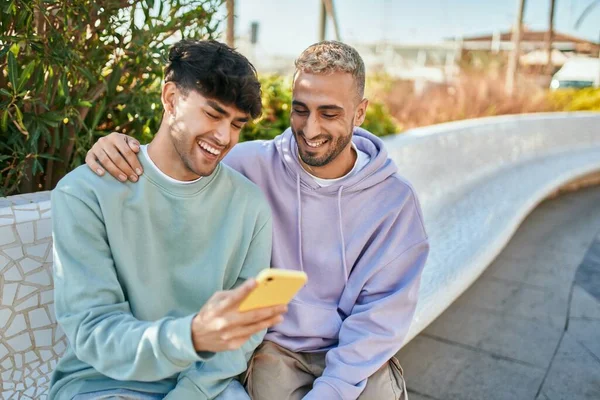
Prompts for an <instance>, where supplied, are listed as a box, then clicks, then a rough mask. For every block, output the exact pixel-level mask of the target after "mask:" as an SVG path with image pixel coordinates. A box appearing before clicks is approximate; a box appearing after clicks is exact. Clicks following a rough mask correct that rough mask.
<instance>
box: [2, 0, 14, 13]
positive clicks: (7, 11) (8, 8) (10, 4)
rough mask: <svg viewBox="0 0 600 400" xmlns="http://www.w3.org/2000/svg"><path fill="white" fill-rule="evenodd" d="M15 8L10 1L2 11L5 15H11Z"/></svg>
mask: <svg viewBox="0 0 600 400" xmlns="http://www.w3.org/2000/svg"><path fill="white" fill-rule="evenodd" d="M12 6H13V2H12V1H9V2H7V3H6V4H5V5H4V8H3V9H2V11H3V12H4V14H10V10H11V9H12Z"/></svg>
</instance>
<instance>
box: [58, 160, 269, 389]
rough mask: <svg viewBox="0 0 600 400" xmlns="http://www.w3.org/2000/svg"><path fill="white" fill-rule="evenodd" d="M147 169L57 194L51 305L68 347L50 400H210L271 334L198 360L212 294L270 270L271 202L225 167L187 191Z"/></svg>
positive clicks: (67, 184)
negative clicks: (127, 395)
mask: <svg viewBox="0 0 600 400" xmlns="http://www.w3.org/2000/svg"><path fill="white" fill-rule="evenodd" d="M140 161H141V163H142V165H143V167H144V170H145V174H144V175H143V176H141V177H140V181H139V182H138V183H136V184H123V183H121V182H118V181H117V180H115V179H113V178H111V177H109V176H105V177H98V176H96V175H95V174H94V173H93V172H92V171H90V170H89V168H87V167H85V166H84V167H80V168H78V169H76V170H75V171H73V172H71V173H70V174H68V175H67V176H66V177H65V178H64V179H63V180H61V181H60V183H59V185H58V187H57V188H56V189H55V190H54V191H53V192H52V214H53V215H52V221H53V231H54V284H55V307H56V316H57V320H58V322H59V324H60V326H61V327H62V329H63V330H64V331H65V333H66V335H67V337H68V339H69V346H68V349H67V351H66V354H65V355H64V356H63V357H62V359H61V360H60V362H59V363H58V366H57V367H56V370H55V372H54V375H53V379H52V384H51V390H50V398H51V399H71V398H72V397H73V396H74V395H75V394H78V393H86V392H92V391H99V390H106V389H117V388H125V389H131V390H137V391H143V392H151V393H162V394H165V393H169V392H170V393H169V394H168V397H167V398H169V399H192V398H193V399H210V398H214V397H215V396H217V395H218V394H219V393H220V392H221V391H222V390H224V388H225V387H226V386H227V384H228V383H229V381H230V380H231V378H232V377H234V376H236V375H238V374H240V373H241V372H243V371H245V370H246V365H247V361H248V359H249V357H250V356H251V354H252V352H253V350H254V349H255V348H256V346H258V344H259V343H260V341H261V340H262V338H263V336H264V334H256V335H254V336H253V337H252V338H251V339H250V340H249V341H248V342H247V343H246V344H244V345H243V346H242V348H241V349H239V350H236V351H227V352H222V353H216V354H214V353H202V354H198V353H196V351H195V349H194V347H193V344H192V339H191V322H192V319H193V317H194V315H195V314H196V313H197V312H198V311H199V310H200V308H201V307H202V306H203V305H204V304H205V303H206V301H207V300H208V299H209V298H210V297H211V296H212V295H213V294H214V293H215V292H216V291H219V290H226V289H231V288H233V287H235V286H237V285H239V284H240V283H241V282H243V281H244V280H245V279H247V278H249V277H253V276H256V274H257V273H258V272H259V271H260V270H262V269H264V268H268V267H269V264H270V256H271V233H272V225H271V215H270V210H269V206H268V204H267V202H266V200H265V198H264V195H263V194H262V193H261V192H260V190H259V189H258V188H257V187H256V186H255V185H253V184H252V183H251V182H249V181H248V180H247V179H246V178H244V177H243V176H241V175H240V174H238V173H237V172H235V171H233V170H232V169H230V168H229V167H227V166H224V165H220V166H218V167H217V169H216V170H215V172H214V173H213V174H212V175H211V176H208V177H204V178H202V179H201V180H199V181H198V182H195V183H192V184H188V185H181V184H177V183H173V182H170V181H168V180H167V179H165V177H164V176H161V175H160V173H159V171H155V170H153V168H152V167H151V165H150V164H149V160H148V159H147V158H146V157H145V156H144V155H140Z"/></svg>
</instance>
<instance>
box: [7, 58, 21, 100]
mask: <svg viewBox="0 0 600 400" xmlns="http://www.w3.org/2000/svg"><path fill="white" fill-rule="evenodd" d="M8 79H9V80H10V83H11V84H12V89H13V92H15V93H16V91H17V81H18V80H19V66H18V65H17V59H16V58H15V55H14V54H13V53H12V51H9V52H8Z"/></svg>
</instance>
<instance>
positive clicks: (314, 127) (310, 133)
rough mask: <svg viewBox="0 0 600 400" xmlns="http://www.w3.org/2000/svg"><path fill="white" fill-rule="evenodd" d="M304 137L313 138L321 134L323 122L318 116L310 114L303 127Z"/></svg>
mask: <svg viewBox="0 0 600 400" xmlns="http://www.w3.org/2000/svg"><path fill="white" fill-rule="evenodd" d="M303 132H304V137H305V138H307V139H308V140H312V139H314V138H316V137H317V136H319V135H320V134H321V124H319V120H318V118H317V117H316V116H312V115H311V116H309V117H308V118H307V119H306V124H305V126H304V129H303Z"/></svg>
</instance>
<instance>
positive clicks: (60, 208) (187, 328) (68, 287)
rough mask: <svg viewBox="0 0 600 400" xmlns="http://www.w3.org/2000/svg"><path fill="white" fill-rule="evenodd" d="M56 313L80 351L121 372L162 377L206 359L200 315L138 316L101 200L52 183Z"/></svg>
mask: <svg viewBox="0 0 600 400" xmlns="http://www.w3.org/2000/svg"><path fill="white" fill-rule="evenodd" d="M52 224H53V239H54V287H55V290H54V297H55V309H56V317H57V321H58V323H59V325H60V326H61V327H62V329H63V330H64V332H65V334H66V336H67V338H68V340H69V344H70V346H71V347H72V349H73V351H74V353H75V355H76V356H77V358H78V359H79V360H81V361H83V362H85V363H87V364H89V365H90V366H92V367H93V368H95V369H96V370H97V371H99V372H100V373H102V374H103V375H106V376H108V377H110V378H112V379H116V380H137V381H156V380H161V379H164V378H167V377H169V376H172V375H174V374H176V373H179V372H180V371H183V370H185V369H186V368H188V367H189V366H190V365H191V364H192V363H194V362H197V361H205V360H206V358H202V357H200V356H199V355H198V354H197V353H196V351H195V349H194V347H193V344H192V337H191V323H192V318H193V315H189V316H186V317H183V318H163V319H161V320H158V321H152V322H149V321H140V320H138V319H136V318H135V317H134V316H133V315H132V313H131V309H130V306H129V303H128V302H127V300H126V298H125V295H124V292H123V289H122V287H121V285H120V284H119V280H118V278H117V272H116V270H115V266H114V263H113V258H112V254H111V249H110V246H109V243H108V237H107V233H106V227H105V225H104V221H103V217H102V212H101V209H100V206H99V204H98V201H97V200H96V199H95V198H93V196H91V195H90V196H79V195H75V194H73V193H71V192H69V193H67V192H65V191H63V190H62V189H61V188H60V186H59V188H57V189H55V190H53V191H52Z"/></svg>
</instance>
